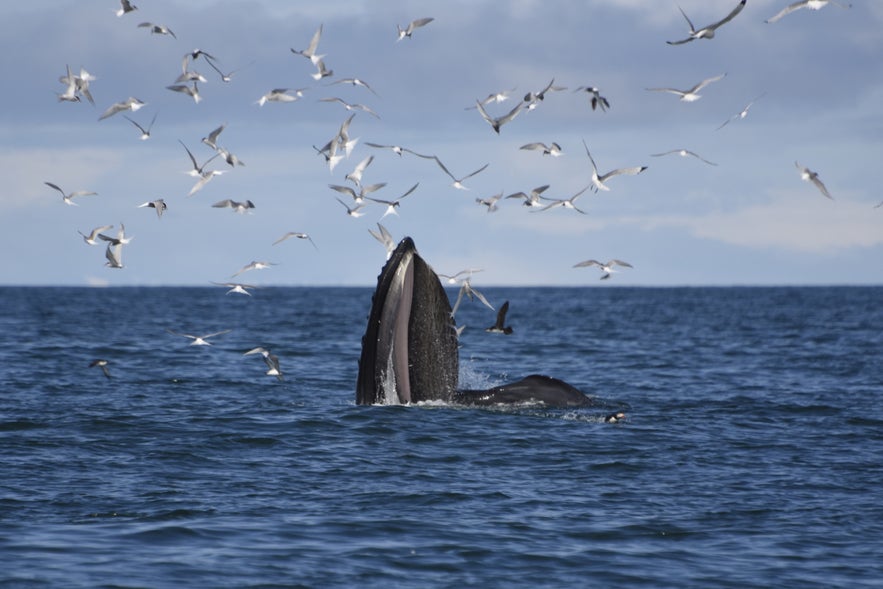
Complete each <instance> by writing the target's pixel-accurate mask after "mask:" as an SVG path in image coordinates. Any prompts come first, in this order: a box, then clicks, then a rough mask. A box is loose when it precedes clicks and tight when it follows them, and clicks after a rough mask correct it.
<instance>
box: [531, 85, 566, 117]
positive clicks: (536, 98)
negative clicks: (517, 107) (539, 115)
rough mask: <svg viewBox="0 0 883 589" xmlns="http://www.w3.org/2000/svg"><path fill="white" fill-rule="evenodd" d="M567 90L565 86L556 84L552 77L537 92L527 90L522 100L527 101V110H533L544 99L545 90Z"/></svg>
mask: <svg viewBox="0 0 883 589" xmlns="http://www.w3.org/2000/svg"><path fill="white" fill-rule="evenodd" d="M563 90H567V88H566V87H565V86H556V85H555V78H552V79H551V80H550V81H549V83H548V84H546V87H545V88H543V89H542V90H540V91H539V92H528V93H527V94H525V95H524V102H526V103H527V110H533V109H535V108H536V107H537V105H538V104H539V103H540V102H542V101H543V100H545V99H546V93H547V92H561V91H563Z"/></svg>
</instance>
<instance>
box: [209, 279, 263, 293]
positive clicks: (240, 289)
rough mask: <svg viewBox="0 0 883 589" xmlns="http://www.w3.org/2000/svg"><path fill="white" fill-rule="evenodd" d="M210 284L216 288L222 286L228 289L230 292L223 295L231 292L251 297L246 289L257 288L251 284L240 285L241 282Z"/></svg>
mask: <svg viewBox="0 0 883 589" xmlns="http://www.w3.org/2000/svg"><path fill="white" fill-rule="evenodd" d="M212 284H215V285H217V286H223V287H225V288H229V289H230V290H228V291H227V292H226V293H225V294H230V293H231V292H235V293H239V294H244V295H248V296H251V293H250V292H248V289H249V288H257V287H256V286H254V285H253V284H242V283H241V282H212Z"/></svg>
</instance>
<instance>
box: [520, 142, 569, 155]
mask: <svg viewBox="0 0 883 589" xmlns="http://www.w3.org/2000/svg"><path fill="white" fill-rule="evenodd" d="M518 149H525V150H533V151H542V152H543V155H551V156H552V157H558V156H560V155H562V151H561V146H560V145H558V144H557V143H555V142H554V141H553V142H552V144H551V145H546V144H545V143H542V142H536V143H526V144H525V145H522V146H521V147H519V148H518Z"/></svg>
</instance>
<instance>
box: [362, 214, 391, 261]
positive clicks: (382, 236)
mask: <svg viewBox="0 0 883 589" xmlns="http://www.w3.org/2000/svg"><path fill="white" fill-rule="evenodd" d="M377 229H378V231H377V232H375V231H372V230H371V229H369V230H368V233H370V234H371V237H373V238H374V239H376V240H377V241H379V242H380V245H382V246H383V248H384V249H385V250H386V259H387V260H388V259H389V258H390V256H392V252H393V251H395V249H396V241H395V239H393V237H392V233H390V232H389V230H388V229H387V228H386V227H384V226H383V225H381V224H380V223H377Z"/></svg>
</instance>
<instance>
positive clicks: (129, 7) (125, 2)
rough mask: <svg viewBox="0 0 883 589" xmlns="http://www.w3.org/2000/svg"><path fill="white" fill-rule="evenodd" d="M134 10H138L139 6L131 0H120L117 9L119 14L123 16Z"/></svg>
mask: <svg viewBox="0 0 883 589" xmlns="http://www.w3.org/2000/svg"><path fill="white" fill-rule="evenodd" d="M133 10H138V7H137V6H135V5H134V4H132V3H131V2H129V0H120V8H119V10H117V12H116V15H117V16H123V15H124V14H128V13H130V12H132V11H133Z"/></svg>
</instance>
